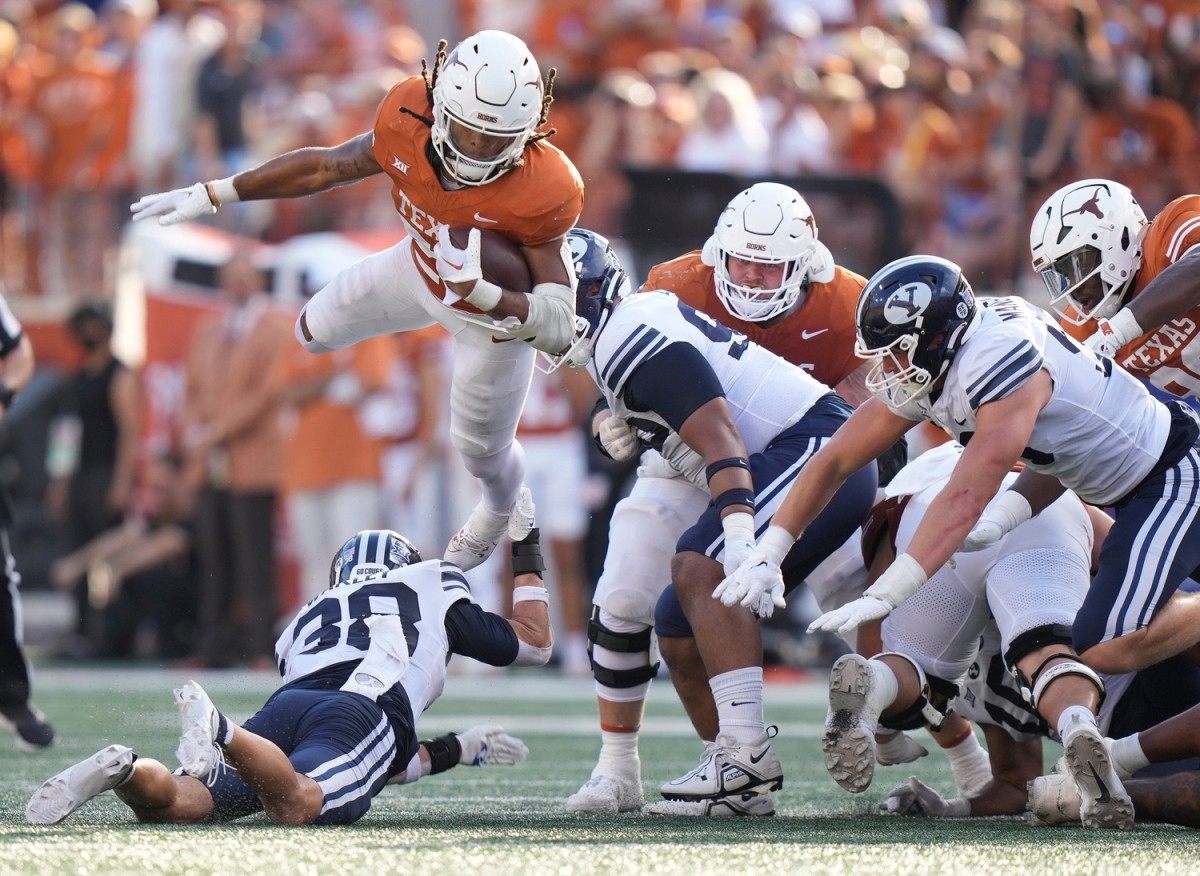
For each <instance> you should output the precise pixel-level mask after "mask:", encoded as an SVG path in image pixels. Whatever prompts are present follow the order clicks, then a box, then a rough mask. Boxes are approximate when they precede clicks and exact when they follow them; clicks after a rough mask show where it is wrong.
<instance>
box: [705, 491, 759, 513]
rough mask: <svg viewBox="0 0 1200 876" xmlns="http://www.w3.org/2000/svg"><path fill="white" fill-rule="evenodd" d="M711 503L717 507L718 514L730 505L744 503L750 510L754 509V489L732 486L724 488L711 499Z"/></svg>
mask: <svg viewBox="0 0 1200 876" xmlns="http://www.w3.org/2000/svg"><path fill="white" fill-rule="evenodd" d="M713 504H714V505H715V506H716V508H717V513H718V514H720V513H721V512H722V511H724V510H725V509H726V508H728V507H729V506H730V505H745V506H746V507H747V508H749V509H750V510H751V511H753V510H754V490H748V489H746V488H745V487H734V488H733V489H732V490H726V491H725V492H723V493H722V494H721V495H719V496H717V497H716V498H715V499H713Z"/></svg>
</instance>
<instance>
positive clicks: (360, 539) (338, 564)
mask: <svg viewBox="0 0 1200 876" xmlns="http://www.w3.org/2000/svg"><path fill="white" fill-rule="evenodd" d="M419 562H421V552H420V551H418V550H417V546H416V545H415V544H413V543H412V542H411V541H409V540H408V539H407V538H405V537H404V536H402V535H401V534H400V533H398V532H393V531H392V530H390V529H364V530H363V531H362V532H360V533H357V534H356V535H352V536H351V537H350V538H349V539H348V540H347V541H346V543H345V544H344V545H342V546H341V548H339V549H338V552H337V553H336V554H334V556H333V563H332V565H330V567H329V586H330V587H337V586H338V585H339V584H359V583H361V582H363V581H370V580H371V579H373V578H382V577H383V576H384V575H386V574H387V573H388V572H391V571H393V570H395V569H402V568H404V567H405V566H411V565H413V564H414V563H419Z"/></svg>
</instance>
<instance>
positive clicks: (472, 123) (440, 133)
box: [431, 30, 543, 186]
mask: <svg viewBox="0 0 1200 876" xmlns="http://www.w3.org/2000/svg"><path fill="white" fill-rule="evenodd" d="M542 89H543V85H542V72H541V70H540V69H539V68H538V63H537V61H536V60H535V59H534V57H533V55H532V54H530V52H529V49H528V48H526V46H525V43H523V42H522V41H521V40H519V39H517V38H516V37H515V36H513V35H512V34H508V33H504V32H503V31H499V30H482V31H480V32H479V33H477V34H475V35H474V36H471V37H467V39H465V40H463V41H462V42H461V43H459V44H458V45H457V46H456V47H455V49H454V51H452V52H451V53H450V54H449V55H448V56H447V57H446V60H445V62H444V63H443V64H442V66H441V69H439V70H438V72H437V80H436V81H435V82H434V85H433V129H432V131H431V135H432V138H433V149H434V152H436V153H437V156H438V158H439V159H441V162H442V168H443V170H444V172H445V174H446V176H448V177H449V178H450V179H452V180H454V181H455V182H458V183H460V184H462V185H467V186H479V185H483V184H484V183H487V182H490V181H491V180H494V179H495V178H496V177H498V176H500V175H501V174H503V173H505V172H506V171H508V170H510V169H511V168H513V167H515V166H516V164H517V162H518V161H519V160H520V158H521V154H522V153H523V152H524V151H525V141H526V140H527V139H528V138H529V135H530V134H532V133H533V131H534V128H536V127H537V123H538V119H539V118H540V117H541V114H542V93H543V91H542ZM451 122H456V123H458V124H459V125H462V126H463V127H464V128H468V129H470V130H472V131H478V132H479V133H482V134H487V135H489V136H491V137H499V138H503V139H504V140H506V141H508V142H507V143H506V145H505V146H504V147H503V148H502V149H501V150H500V151H499V152H497V153H496V154H495V155H494V156H492V157H490V158H477V157H475V156H472V155H469V154H467V153H466V152H464V151H463V150H462V148H461V146H460V144H457V143H455V142H454V135H453V131H452V129H451V126H450V123H451Z"/></svg>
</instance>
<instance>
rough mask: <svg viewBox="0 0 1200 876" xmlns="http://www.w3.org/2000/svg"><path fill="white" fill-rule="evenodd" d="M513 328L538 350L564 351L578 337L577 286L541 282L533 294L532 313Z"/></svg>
mask: <svg viewBox="0 0 1200 876" xmlns="http://www.w3.org/2000/svg"><path fill="white" fill-rule="evenodd" d="M511 331H512V334H513V335H514V336H515V337H518V338H520V339H521V340H523V341H525V342H527V343H528V344H529V346H531V347H533V348H534V349H535V350H541V351H542V352H543V353H550V354H556V353H561V352H562V351H563V350H565V349H566V348H567V347H568V346H570V344H571V341H573V340H574V339H575V290H574V289H573V288H572V287H571V286H565V285H563V284H562V283H538V284H537V285H536V286H534V287H533V291H532V292H531V293H530V294H529V315H528V316H527V317H526V318H525V322H523V323H521V324H520V325H519V326H516V327H515V328H513V329H511Z"/></svg>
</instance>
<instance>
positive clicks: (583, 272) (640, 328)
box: [560, 229, 877, 815]
mask: <svg viewBox="0 0 1200 876" xmlns="http://www.w3.org/2000/svg"><path fill="white" fill-rule="evenodd" d="M568 241H569V242H570V243H571V248H572V254H573V256H574V263H575V268H576V273H577V278H578V287H577V288H578V291H577V301H578V303H577V312H578V313H579V316H580V321H579V328H578V333H577V336H576V341H575V343H574V344H573V345H572V346H571V347H570V348H568V349H567V350H565V351H564V352H563V353H562V354H560V359H561V360H562V361H566V362H568V363H570V364H572V365H574V366H575V367H583V366H586V367H587V368H588V370H589V373H591V374H592V376H593V377H594V378H595V380H596V383H597V384H598V385H599V387H600V389H601V392H602V393H603V395H604V399H605V402H606V403H607V405H608V408H609V410H611V411H612V413H613V414H614V415H615V416H617V417H619V418H621V419H623V420H624V421H626V422H628V423H630V424H631V425H632V426H634V427H635V428H636V429H637V430H638V431H639V433H640V439H641V440H642V441H643V442H644V443H645V444H646V445H647V446H650V447H653V448H654V449H656V450H659V451H660V453H661V455H662V457H663V458H664V459H665V460H667V461H668V462H669V463H670V464H671V465H672V466H673V467H674V468H676V469H677V470H678V471H681V472H685V473H687V474H688V477H689V479H690V480H691V481H692V483H694V484H696V486H697V487H702V488H703V489H704V493H703V495H704V496H706V497H707V496H711V500H710V501H707V502H704V503H703V504H702V505H701V506H700V507H699V508H694V506H693V510H694V513H696V516H695V517H694V518H693V519H692V521H691V523H690V525H689V528H687V529H686V531H684V533H683V535H682V536H681V537H680V538H679V540H678V543H677V544H676V546H675V556H674V559H673V560H672V563H671V577H672V581H671V585H670V586H669V587H666V589H665V590H662V593H661V596H660V597H659V599H658V604H657V606H656V609H655V617H654V622H655V630H656V631H657V634H658V638H659V642H660V644H661V647H662V651H663V656H664V658H665V659H666V660H667V663H668V664H669V665H670V666H671V672H672V680H673V682H674V683H675V686H676V688H677V690H678V691H679V693H680V697H681V699H682V700H683V702H684V705H685V707H686V708H687V710H688V714H689V716H690V717H691V719H692V723H693V724H694V725H695V727H696V729H697V732H698V733H699V734H700V736H701V738H703V739H705V740H706V741H707V742H708V744H707V746H706V748H705V752H704V756H703V760H702V762H701V764H700V766H699V767H697V768H696V769H695V770H693V771H692V772H690V773H688V774H687V775H686V776H684V777H682V778H680V779H678V780H675V781H673V782H668V783H666V784H665V785H663V787H662V792H663V795H664V796H666V797H668V799H669V800H674V801H683V802H682V803H681V804H680V808H679V809H678V812H679V813H680V814H698V815H709V814H754V815H769V814H772V813H773V812H774V803H773V802H772V800H771V798H770V795H769V792H770V791H772V790H774V789H776V788H778V787H781V786H782V783H783V771H782V766H781V764H780V762H779V758H778V757H777V756H776V755H775V753H774V752H773V750H772V749H771V743H770V739H769V736H768V733H767V728H766V726H765V722H764V719H763V703H762V665H761V663H762V645H761V635H760V631H759V628H758V621H757V618H755V617H754V616H753V615H752V614H751V613H750V612H748V611H745V610H743V609H741V608H737V607H735V608H732V609H731V608H727V607H724V606H721V605H718V604H716V603H714V602H713V601H712V600H710V599H709V598H708V593H709V592H710V591H711V590H712V588H713V586H715V585H716V583H717V582H718V581H720V579H721V576H722V574H723V569H724V568H729V569H732V568H734V567H735V566H736V564H737V562H738V560H739V559H740V558H741V557H743V556H746V555H747V554H748V553H749V552H750V550H751V549H752V548H753V545H754V538H755V533H756V529H757V525H756V521H755V515H756V514H758V515H761V520H762V521H763V522H764V523H765V521H766V520H767V518H768V516H769V515H770V513H771V511H772V509H773V508H774V507H775V504H776V503H777V502H778V501H779V498H780V497H781V496H782V495H783V492H784V491H785V489H786V487H787V484H788V483H789V482H790V481H791V479H792V478H794V477H795V476H796V472H797V471H799V470H800V468H801V467H802V466H803V465H804V464H805V462H806V461H807V460H808V459H809V458H810V457H811V456H812V454H813V453H814V452H815V451H816V449H817V448H818V447H820V446H821V444H822V443H823V442H824V441H825V440H827V439H828V437H829V436H830V435H831V434H832V433H833V432H834V431H835V430H836V429H837V427H838V426H839V425H841V424H842V423H843V422H845V420H846V417H847V416H848V415H849V413H850V408H849V406H848V405H847V404H846V402H845V401H843V400H842V399H841V398H840V397H838V396H837V394H836V393H834V392H832V391H831V390H830V389H829V387H827V386H825V385H824V384H822V383H820V382H819V381H817V380H815V379H814V378H812V377H811V376H809V375H808V374H807V373H806V372H805V371H804V370H803V369H802V368H800V367H798V366H795V365H792V364H791V363H789V362H787V361H785V360H784V359H782V358H780V357H778V356H776V355H774V354H773V353H770V352H768V351H767V350H765V349H763V348H761V347H759V346H758V345H756V344H754V343H751V342H750V341H749V340H747V339H746V337H745V336H744V335H741V334H739V333H737V332H734V331H732V330H730V329H729V328H727V327H725V326H723V325H721V324H720V323H717V322H715V321H713V320H712V319H711V318H710V317H708V316H706V315H704V314H703V313H701V312H699V311H696V310H694V309H693V308H691V307H689V306H688V305H686V304H684V303H683V302H681V301H680V300H679V299H678V298H677V297H676V296H675V295H673V294H671V293H670V292H665V291H659V292H643V293H640V294H638V295H633V296H631V295H627V294H625V293H627V292H628V291H629V281H628V279H627V278H626V276H625V273H624V271H623V270H622V269H621V266H620V263H619V262H618V261H617V259H616V256H615V255H614V254H613V253H612V251H611V249H610V247H609V246H608V242H607V241H606V240H604V238H602V237H600V236H599V235H596V234H594V233H592V232H589V231H585V230H582V229H575V230H573V231H571V232H570V233H569V234H568ZM876 480H877V479H876V475H875V467H874V465H873V464H869V463H868V464H865V465H864V466H863V467H862V470H861V471H860V472H856V473H855V474H854V475H853V476H852V477H851V478H849V479H848V483H847V484H846V485H845V487H844V490H843V492H842V493H841V495H840V497H839V498H838V499H837V500H835V501H834V502H832V503H831V504H830V506H829V508H828V509H827V513H826V514H824V515H822V517H821V518H820V519H819V520H818V521H817V522H816V524H815V525H814V527H813V529H812V531H811V532H810V535H809V537H808V538H806V539H804V540H801V541H800V542H799V543H798V544H797V545H796V546H795V549H794V550H793V551H792V552H791V554H790V555H789V557H788V558H787V560H786V561H785V562H784V569H785V570H786V574H787V576H788V583H789V585H792V586H795V585H798V584H799V583H800V581H802V580H803V579H804V577H805V576H807V575H808V574H809V573H810V572H811V571H812V570H813V569H814V568H815V567H816V566H817V565H818V564H819V563H820V562H821V561H822V560H823V559H825V558H826V557H827V556H828V555H829V554H830V553H831V552H832V551H833V550H834V549H836V548H837V547H838V546H840V545H841V544H842V543H843V542H844V541H845V540H846V539H847V537H849V535H850V533H852V532H853V531H854V530H855V529H856V528H857V526H858V524H859V522H860V521H861V520H862V518H863V516H864V515H865V514H866V511H867V510H868V509H869V508H870V505H871V502H872V501H873V499H874V493H875V487H876ZM648 537H652V534H648ZM647 583H649V584H650V585H653V584H654V583H655V582H652V581H651V582H647ZM666 583H667V582H661V583H660V584H659V589H661V588H662V587H663V586H664V585H665V584H666ZM593 632H594V633H596V632H598V635H594V636H593V642H594V647H595V648H605V649H607V650H609V651H610V652H612V653H611V654H610V655H607V656H608V658H609V659H611V658H613V657H616V658H618V659H619V658H620V657H622V656H629V657H631V658H634V659H638V658H640V657H641V655H640V654H634V653H622V652H623V651H624V652H633V651H645V650H646V649H647V648H648V647H649V641H648V640H649V631H646V634H645V637H646V643H645V644H642V643H641V642H638V643H636V645H635V644H633V643H630V644H629V645H624V644H623V642H628V641H629V640H630V638H631V637H630V636H629V635H628V634H627V633H625V634H624V635H622V634H620V633H617V632H615V631H610V630H605V629H601V630H599V631H595V630H594V631H593ZM594 656H595V655H593V657H594ZM635 665H636V664H634V663H633V662H632V660H631V661H630V662H629V663H626V664H625V666H629V667H632V666H635ZM616 668H621V667H620V666H618V667H616ZM649 677H650V676H647V677H646V678H645V681H649ZM597 678H600V676H599V675H597ZM642 695H643V696H644V692H643V693H642ZM600 768H602V767H598V769H600ZM594 777H595V775H594ZM585 787H586V786H585ZM581 793H582V791H581ZM630 796H631V797H632V800H631V802H630V803H629V804H628V805H627V806H622V805H621V804H620V803H618V808H620V809H624V808H629V809H634V808H640V807H641V802H642V801H641V788H640V781H639V782H638V784H637V787H636V788H635V789H634V790H633V794H632V795H630ZM618 800H620V798H618ZM661 805H662V804H660V806H661ZM585 811H586V810H585ZM652 811H661V810H658V809H657V808H656V809H655V810H652ZM670 811H671V812H676V811H677V810H676V809H670Z"/></svg>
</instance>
